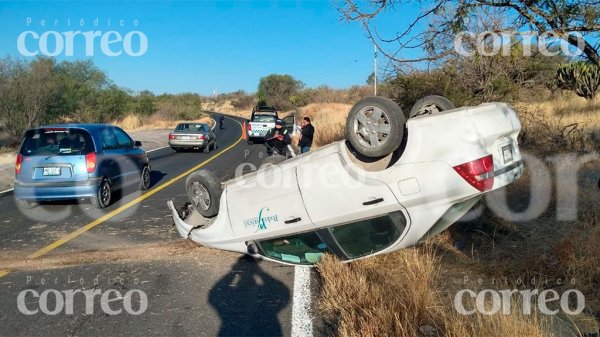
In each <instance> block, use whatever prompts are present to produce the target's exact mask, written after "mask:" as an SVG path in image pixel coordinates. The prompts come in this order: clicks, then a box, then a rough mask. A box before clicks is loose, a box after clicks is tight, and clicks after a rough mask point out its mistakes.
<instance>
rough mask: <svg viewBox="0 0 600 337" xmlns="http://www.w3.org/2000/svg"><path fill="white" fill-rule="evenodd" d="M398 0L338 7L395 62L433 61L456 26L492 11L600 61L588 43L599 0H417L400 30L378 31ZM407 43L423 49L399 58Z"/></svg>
mask: <svg viewBox="0 0 600 337" xmlns="http://www.w3.org/2000/svg"><path fill="white" fill-rule="evenodd" d="M402 3H406V2H402V0H370V1H366V2H360V3H359V2H356V1H354V0H344V1H343V3H342V5H341V6H340V7H339V10H340V12H341V13H342V14H343V16H344V18H345V19H346V20H349V21H358V22H359V23H360V24H361V25H362V26H363V28H364V29H365V31H366V32H367V35H368V36H369V37H370V38H371V39H372V40H373V42H374V43H375V44H376V45H377V47H378V49H379V50H380V51H381V52H382V54H384V55H385V56H387V57H388V58H390V59H391V60H394V61H396V62H397V63H415V62H423V61H425V62H431V61H436V60H439V59H441V58H444V57H446V56H448V55H450V54H452V53H453V52H454V50H453V47H454V46H453V45H452V44H448V41H450V40H452V41H453V40H454V38H455V37H456V35H457V34H458V33H459V32H462V31H465V30H466V28H467V26H468V25H469V24H470V22H472V21H473V20H477V18H478V16H480V15H481V13H482V12H493V13H494V14H495V15H501V16H502V17H503V18H507V19H508V18H510V19H511V20H512V23H510V22H509V24H508V25H507V26H506V27H505V28H512V29H514V30H515V31H519V30H522V29H532V30H533V31H535V32H537V33H538V34H543V33H552V34H554V35H553V36H556V37H558V38H560V39H562V40H564V41H566V42H567V43H568V44H570V45H571V46H573V47H575V48H578V49H579V50H580V51H581V52H582V53H583V55H584V56H585V57H586V58H587V59H588V60H589V61H590V62H592V63H595V64H596V65H600V55H599V53H598V47H599V46H598V45H596V46H594V45H593V44H592V43H593V42H595V41H597V40H598V37H599V36H598V33H599V31H600V8H599V7H600V6H599V5H600V1H598V0H539V1H538V0H457V1H450V0H433V1H431V2H421V1H419V2H418V3H419V4H420V6H421V11H420V13H419V15H417V17H416V18H414V19H413V20H412V21H409V24H408V25H407V26H406V28H405V29H404V30H402V31H400V32H399V33H396V34H394V36H391V37H388V36H383V35H381V34H380V33H379V31H378V30H377V27H376V18H377V17H378V16H379V15H380V14H381V13H384V12H385V11H387V10H393V9H394V8H395V7H397V6H399V5H400V4H402ZM399 15H402V16H404V15H405V14H404V13H401V14H400V13H399ZM509 21H510V20H509ZM422 27H426V28H422ZM389 43H393V44H395V45H396V46H397V47H396V48H394V49H393V50H392V51H389V50H387V48H384V45H387V44H389ZM407 49H422V50H424V51H425V54H424V55H421V56H418V57H412V58H402V57H401V56H400V55H402V54H401V51H403V50H407Z"/></svg>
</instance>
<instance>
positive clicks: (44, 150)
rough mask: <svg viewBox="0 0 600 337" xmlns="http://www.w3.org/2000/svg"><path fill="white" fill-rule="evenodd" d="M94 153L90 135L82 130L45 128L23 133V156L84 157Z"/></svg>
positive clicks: (21, 152)
mask: <svg viewBox="0 0 600 337" xmlns="http://www.w3.org/2000/svg"><path fill="white" fill-rule="evenodd" d="M90 152H94V143H93V142H92V137H91V136H90V134H89V133H88V132H87V131H86V130H83V129H74V128H47V129H35V130H28V131H27V132H25V137H24V139H23V145H21V150H20V151H19V153H20V154H21V155H23V156H53V155H85V154H88V153H90Z"/></svg>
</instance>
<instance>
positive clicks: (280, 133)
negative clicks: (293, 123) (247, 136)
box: [266, 119, 292, 156]
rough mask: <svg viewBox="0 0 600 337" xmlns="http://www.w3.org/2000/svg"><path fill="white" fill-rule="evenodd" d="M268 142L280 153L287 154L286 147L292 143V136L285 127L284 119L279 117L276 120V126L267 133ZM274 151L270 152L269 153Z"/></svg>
mask: <svg viewBox="0 0 600 337" xmlns="http://www.w3.org/2000/svg"><path fill="white" fill-rule="evenodd" d="M266 139H267V141H266V143H267V145H269V146H270V147H271V148H272V149H273V150H275V151H276V152H278V154H279V155H282V156H285V155H286V147H287V146H288V145H290V144H291V143H292V138H291V137H290V135H289V134H288V132H287V130H286V129H285V128H284V127H283V121H282V120H281V119H278V120H277V121H276V122H275V127H274V128H273V129H271V130H270V131H269V132H268V133H267V135H266ZM270 154H272V153H269V155H270Z"/></svg>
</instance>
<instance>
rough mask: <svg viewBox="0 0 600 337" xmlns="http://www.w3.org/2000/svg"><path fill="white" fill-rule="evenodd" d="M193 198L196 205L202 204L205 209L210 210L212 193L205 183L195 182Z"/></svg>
mask: <svg viewBox="0 0 600 337" xmlns="http://www.w3.org/2000/svg"><path fill="white" fill-rule="evenodd" d="M191 199H192V200H194V204H195V205H196V206H200V207H202V209H204V210H208V209H209V208H210V204H211V200H210V193H208V189H206V187H205V186H204V185H202V184H200V183H198V182H195V183H194V184H193V185H192V190H191Z"/></svg>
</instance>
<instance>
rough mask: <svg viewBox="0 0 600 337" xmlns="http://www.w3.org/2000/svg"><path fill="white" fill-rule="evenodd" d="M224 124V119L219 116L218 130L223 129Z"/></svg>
mask: <svg viewBox="0 0 600 337" xmlns="http://www.w3.org/2000/svg"><path fill="white" fill-rule="evenodd" d="M224 122H225V117H223V115H219V129H223V123H224Z"/></svg>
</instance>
